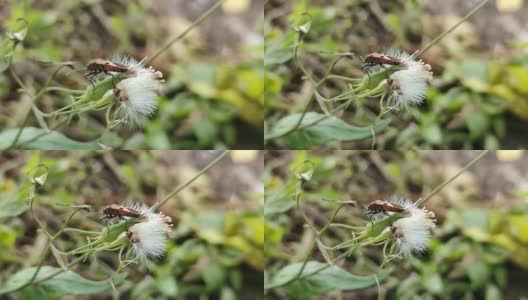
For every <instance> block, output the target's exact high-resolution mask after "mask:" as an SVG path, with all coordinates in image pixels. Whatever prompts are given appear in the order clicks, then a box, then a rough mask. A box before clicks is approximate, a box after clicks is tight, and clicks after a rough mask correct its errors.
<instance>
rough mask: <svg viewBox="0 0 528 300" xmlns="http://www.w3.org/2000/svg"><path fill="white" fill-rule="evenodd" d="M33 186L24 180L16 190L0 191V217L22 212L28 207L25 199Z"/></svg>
mask: <svg viewBox="0 0 528 300" xmlns="http://www.w3.org/2000/svg"><path fill="white" fill-rule="evenodd" d="M33 188H34V187H33V185H32V184H30V183H29V181H26V182H24V183H23V184H21V185H20V188H18V189H16V190H10V191H7V192H3V193H0V219H2V218H6V217H14V216H18V215H20V214H21V213H23V212H24V211H25V210H26V209H27V208H28V206H27V205H26V199H27V197H28V196H29V194H30V192H31V191H32V190H33Z"/></svg>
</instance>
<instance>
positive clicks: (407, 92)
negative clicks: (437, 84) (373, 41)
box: [384, 49, 433, 109]
mask: <svg viewBox="0 0 528 300" xmlns="http://www.w3.org/2000/svg"><path fill="white" fill-rule="evenodd" d="M384 54H385V55H388V56H391V57H394V58H397V59H399V60H400V61H401V62H402V63H401V64H400V65H399V66H398V71H396V72H394V73H392V74H391V75H390V76H389V79H388V80H387V81H388V83H389V87H390V89H391V90H392V99H393V100H392V103H393V107H394V108H398V109H400V108H407V107H409V106H412V105H419V104H421V103H422V101H423V99H424V98H425V94H426V92H427V87H428V86H429V84H430V83H431V81H432V80H433V73H432V72H431V66H430V65H428V64H425V63H424V62H423V61H422V60H419V61H416V60H415V59H414V58H413V57H412V56H411V55H410V54H408V53H407V52H405V51H402V50H399V49H389V50H387V51H386V52H384Z"/></svg>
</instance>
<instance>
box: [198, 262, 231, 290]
mask: <svg viewBox="0 0 528 300" xmlns="http://www.w3.org/2000/svg"><path fill="white" fill-rule="evenodd" d="M201 275H202V278H203V280H204V282H205V288H206V290H207V291H209V292H211V291H214V290H216V289H217V288H219V287H221V286H222V284H223V283H224V280H225V278H226V273H225V271H224V269H223V268H222V267H221V266H220V265H219V264H217V263H210V264H208V265H207V266H206V267H205V268H204V269H203V270H202V272H201Z"/></svg>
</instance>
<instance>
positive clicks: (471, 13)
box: [413, 0, 489, 57]
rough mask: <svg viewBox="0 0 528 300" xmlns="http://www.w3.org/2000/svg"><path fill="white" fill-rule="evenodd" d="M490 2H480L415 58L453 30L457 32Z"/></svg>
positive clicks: (415, 55) (416, 55) (486, 0)
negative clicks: (459, 27)
mask: <svg viewBox="0 0 528 300" xmlns="http://www.w3.org/2000/svg"><path fill="white" fill-rule="evenodd" d="M488 1H489V0H484V1H482V2H480V4H479V5H477V7H475V8H474V9H473V10H472V11H470V12H469V13H468V14H467V15H465V16H464V17H463V18H462V19H461V20H460V21H459V22H458V23H456V24H455V25H454V26H453V27H451V28H450V29H449V30H447V31H446V32H444V33H442V34H441V35H439V36H437V37H436V38H435V39H434V40H432V41H431V42H430V43H429V44H427V46H425V47H424V48H422V49H421V50H420V51H418V52H417V53H416V54H413V56H414V57H418V56H420V55H422V54H424V53H425V52H426V51H427V50H429V49H430V48H431V47H433V46H434V44H436V43H438V41H440V40H441V39H443V38H444V37H445V36H446V35H448V34H449V33H451V32H452V31H453V30H455V29H456V28H457V27H458V26H460V25H461V24H462V23H464V22H465V21H467V19H469V18H470V17H471V16H473V15H474V14H475V13H476V12H477V11H479V10H480V9H481V8H482V7H483V6H484V5H486V3H487V2H488Z"/></svg>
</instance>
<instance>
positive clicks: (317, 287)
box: [264, 261, 391, 299]
mask: <svg viewBox="0 0 528 300" xmlns="http://www.w3.org/2000/svg"><path fill="white" fill-rule="evenodd" d="M301 267H302V263H295V264H291V265H288V266H286V267H284V268H283V269H281V270H280V271H279V272H277V274H276V275H275V276H274V277H273V279H272V280H271V282H270V283H269V284H265V285H264V288H265V289H272V288H277V287H280V286H283V285H286V284H287V283H288V282H289V281H290V280H292V279H293V278H295V277H296V276H297V273H298V272H299V270H300V269H301ZM323 267H326V268H325V269H323V270H321V271H319V272H318V273H315V274H314V275H311V276H308V277H305V278H303V279H302V280H301V281H293V282H292V283H290V284H289V286H288V294H289V295H290V297H292V298H295V299H307V298H309V297H311V296H316V295H321V294H325V293H328V292H330V291H337V290H357V289H364V288H368V287H371V286H374V285H376V277H377V280H378V281H379V282H381V281H383V280H384V279H385V278H386V277H387V276H388V275H389V273H390V272H391V270H386V271H383V272H380V273H378V274H376V275H370V276H357V275H354V274H352V273H349V272H347V271H345V270H343V269H341V268H339V267H338V266H335V265H328V264H326V263H320V262H317V261H309V262H308V263H307V264H306V266H305V268H304V270H303V274H304V275H305V276H306V275H307V274H310V273H313V272H315V271H317V270H320V269H321V268H323Z"/></svg>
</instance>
